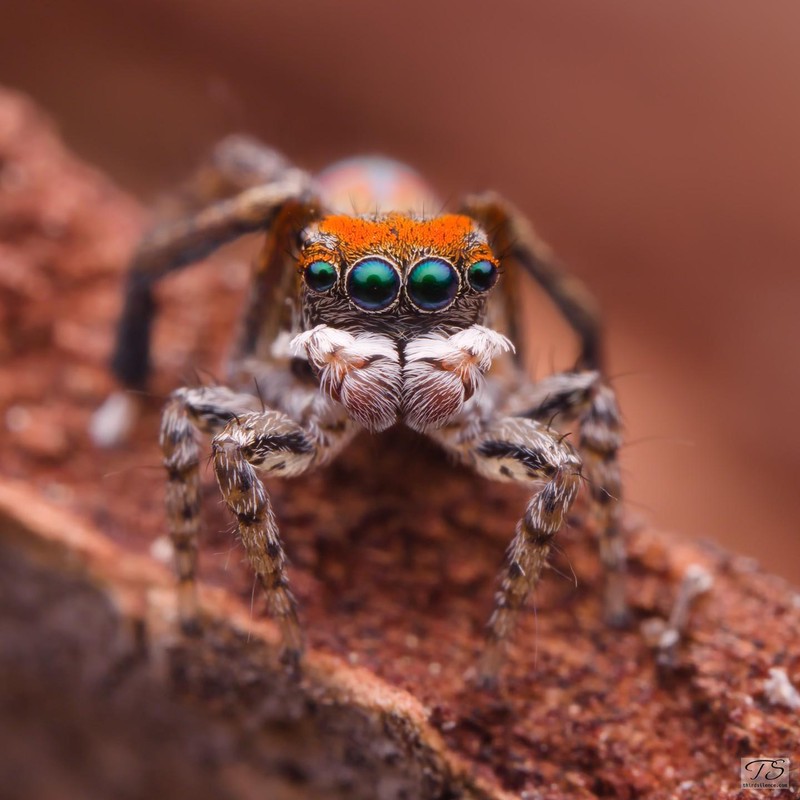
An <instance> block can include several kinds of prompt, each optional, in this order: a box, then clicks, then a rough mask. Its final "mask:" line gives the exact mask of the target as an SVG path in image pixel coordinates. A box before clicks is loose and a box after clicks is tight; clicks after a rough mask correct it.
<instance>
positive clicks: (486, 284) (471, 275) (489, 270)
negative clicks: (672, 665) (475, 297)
mask: <svg viewBox="0 0 800 800" xmlns="http://www.w3.org/2000/svg"><path fill="white" fill-rule="evenodd" d="M467 278H468V279H469V285H470V286H471V287H472V288H473V289H474V290H475V291H476V292H486V291H488V290H489V289H491V288H492V286H494V285H495V284H496V283H497V267H496V266H495V265H494V264H492V262H491V261H476V262H475V263H474V264H473V265H472V266H471V267H470V268H469V269H468V270H467Z"/></svg>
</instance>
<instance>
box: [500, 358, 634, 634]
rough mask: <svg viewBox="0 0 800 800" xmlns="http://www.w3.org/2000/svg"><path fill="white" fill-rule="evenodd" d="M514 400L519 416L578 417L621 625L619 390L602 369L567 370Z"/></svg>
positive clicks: (613, 615)
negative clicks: (605, 379) (605, 378)
mask: <svg viewBox="0 0 800 800" xmlns="http://www.w3.org/2000/svg"><path fill="white" fill-rule="evenodd" d="M512 402H514V404H515V405H516V404H522V403H524V407H525V410H524V411H522V412H521V413H520V416H524V417H528V418H531V419H535V420H537V421H539V422H544V423H545V424H548V425H550V424H555V425H559V424H560V423H562V422H571V421H572V420H576V419H577V425H578V435H579V439H578V449H579V451H580V454H581V459H582V461H583V464H584V469H585V473H586V478H587V481H588V484H589V490H590V494H591V498H592V510H593V512H594V515H595V521H596V526H597V532H598V537H599V543H600V559H601V561H602V564H603V567H604V569H605V577H606V589H605V617H606V620H607V621H608V623H609V624H611V625H614V626H616V627H620V626H622V625H624V624H625V623H626V622H627V621H628V618H629V610H628V605H627V601H626V599H625V565H626V555H625V541H624V537H623V530H622V521H621V507H622V506H621V496H622V482H621V480H620V469H619V460H618V452H619V448H620V445H621V443H622V433H621V422H620V414H619V409H618V406H617V399H616V395H615V393H614V390H613V389H612V388H611V386H609V385H608V383H606V382H605V381H604V380H603V378H602V376H601V375H600V373H599V372H594V371H586V372H564V373H560V374H558V375H552V376H550V377H549V378H545V379H544V380H543V381H540V382H539V383H537V384H536V385H535V386H533V387H532V388H531V389H530V390H529V391H527V392H526V393H525V395H524V396H523V397H520V398H518V399H516V400H515V401H512Z"/></svg>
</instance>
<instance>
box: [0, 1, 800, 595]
mask: <svg viewBox="0 0 800 800" xmlns="http://www.w3.org/2000/svg"><path fill="white" fill-rule="evenodd" d="M0 81H2V82H3V83H5V84H7V85H9V86H12V87H17V88H20V89H22V90H25V91H27V92H29V93H30V94H31V95H32V96H33V97H34V98H35V99H36V100H38V101H39V102H40V103H41V104H42V105H43V106H44V107H45V108H46V109H48V110H49V112H50V113H51V114H52V115H53V117H54V119H55V120H56V121H57V124H58V125H59V127H60V129H61V131H62V133H63V135H64V137H65V138H66V140H67V141H68V143H69V144H70V145H71V146H72V147H73V148H74V149H75V150H76V151H77V152H78V153H80V154H81V155H82V156H84V157H85V158H87V159H88V160H90V161H92V162H94V163H96V164H98V165H100V166H101V167H102V168H104V169H106V170H107V171H108V172H109V173H110V174H111V175H112V176H113V177H114V178H115V179H116V180H117V181H118V182H119V183H120V184H121V185H122V186H124V187H126V188H128V189H130V190H131V191H132V192H134V193H135V194H137V195H138V196H139V197H141V198H142V199H143V200H145V201H147V200H149V199H152V198H153V197H155V195H156V194H158V193H159V192H160V191H163V190H164V189H166V188H168V187H169V186H170V185H172V184H173V183H174V182H175V181H177V180H179V179H180V178H181V177H182V176H184V175H185V174H186V172H187V171H188V170H189V169H190V168H191V167H192V165H193V164H195V163H196V161H197V160H198V159H199V158H201V157H202V155H203V154H204V153H205V152H206V151H207V150H208V148H209V147H210V146H211V145H212V144H213V142H214V141H215V140H217V139H218V138H219V137H221V136H222V135H224V134H226V133H229V132H232V131H247V132H250V133H253V134H256V135H258V136H259V137H261V138H262V139H263V140H265V141H266V142H269V143H271V144H272V145H274V146H275V147H277V148H278V149H280V150H282V151H284V152H285V153H286V154H287V155H289V156H290V157H291V158H292V159H293V160H295V161H296V162H298V163H299V164H301V165H303V166H306V167H309V168H312V169H316V168H319V167H322V166H324V165H326V164H327V163H328V162H330V161H332V160H335V159H337V158H340V157H343V156H347V155H351V154H353V153H358V152H380V153H385V154H388V155H392V156H395V157H397V158H400V159H403V160H406V161H408V162H409V163H411V164H412V165H413V166H415V167H417V168H418V169H419V170H420V171H421V172H422V173H423V174H425V175H427V176H429V178H430V179H431V181H432V182H433V184H434V185H435V186H436V187H437V189H438V190H439V191H440V192H441V194H442V195H443V196H444V197H446V198H456V197H457V196H458V195H459V194H460V193H462V192H465V191H469V190H474V189H483V188H494V189H497V190H499V191H501V192H503V193H504V194H506V195H507V196H508V197H509V198H511V199H512V200H513V201H514V202H515V203H517V204H518V205H519V206H520V207H522V208H523V209H524V210H525V211H526V212H527V213H528V214H529V215H530V217H531V218H532V219H533V220H534V221H535V223H536V226H537V228H538V230H539V231H540V233H541V234H542V235H543V236H544V238H545V239H547V240H548V241H549V242H550V243H551V244H552V245H553V247H554V248H555V250H556V251H557V252H558V254H559V255H560V256H561V258H562V259H563V260H564V261H566V262H567V263H569V264H570V265H571V267H572V268H573V269H574V271H575V272H576V273H577V274H579V275H580V276H582V277H583V278H584V279H585V280H586V282H587V283H588V284H589V285H590V286H591V287H592V289H593V290H594V292H595V293H596V294H597V296H598V297H599V300H600V302H601V305H602V307H603V308H604V310H605V315H606V318H607V320H608V327H609V337H610V338H609V348H608V349H609V356H610V364H611V371H612V373H613V374H615V375H617V376H619V377H618V379H617V386H618V389H619V392H620V395H621V401H622V405H623V410H624V413H625V417H626V425H627V430H628V437H629V440H630V445H629V446H628V447H627V448H626V450H625V452H624V466H625V472H626V477H627V487H628V489H627V491H628V497H629V500H630V505H631V511H632V512H633V513H634V514H636V515H639V516H641V517H642V518H644V519H647V520H650V521H652V522H653V523H654V524H655V525H656V526H657V527H659V528H662V529H666V530H669V531H673V530H674V531H675V532H676V533H680V534H687V535H691V536H700V537H707V538H711V539H715V540H717V541H720V542H722V543H724V544H726V545H728V546H730V547H731V548H734V549H736V550H738V551H740V552H742V553H745V554H748V555H751V556H753V557H755V558H757V559H758V560H759V561H761V562H762V563H763V564H764V565H766V566H767V567H769V568H770V569H772V570H774V571H777V572H779V573H782V574H784V575H787V576H789V577H790V578H792V579H793V580H794V581H795V582H798V581H800V530H798V528H799V527H800V526H798V517H799V515H798V512H799V511H800V500H798V494H799V493H800V491H799V490H798V485H797V484H798V476H799V475H800V469H799V468H800V457H799V456H798V453H800V415H799V414H798V410H797V403H798V389H800V358H799V357H798V354H797V342H798V339H799V338H800V314H799V313H798V307H799V306H800V271H798V264H800V226H799V225H798V220H797V217H798V212H800V4H798V3H796V2H794V0H792V1H791V2H782V1H781V0H772V2H770V3H759V4H756V3H750V2H742V1H741V0H726V2H725V3H720V2H719V0H692V2H685V1H683V2H682V1H678V0H673V1H672V2H670V3H640V2H612V1H611V0H606V2H603V3H598V2H596V1H595V0H575V1H574V2H563V0H548V1H547V2H542V0H536V2H528V3H522V2H510V0H501V1H500V2H494V3H491V4H489V3H486V2H481V1H480V0H460V2H458V3H455V2H430V0H427V1H426V0H406V2H403V3H394V2H387V3H375V2H367V1H366V0H348V2H346V3H331V2H327V3H326V2H321V0H303V1H302V2H295V3H287V2H277V0H262V1H261V2H258V0H225V1H224V2H223V1H222V0H137V2H135V3H123V2H108V0H105V1H104V2H101V0H69V2H66V0H52V1H51V2H48V3H42V2H30V0H28V1H27V2H23V0H5V2H4V3H3V5H2V25H0ZM531 317H532V321H533V322H534V324H535V329H536V331H537V332H538V336H539V338H538V343H539V344H538V354H539V355H538V361H537V369H539V370H540V371H541V370H543V369H545V368H547V367H549V366H550V365H551V364H555V365H559V364H561V365H564V364H566V363H567V362H568V360H569V356H568V352H569V351H568V349H565V347H564V343H563V337H562V335H561V334H562V331H561V330H560V329H559V327H558V325H557V324H556V322H555V321H554V319H553V316H552V314H551V313H550V312H549V310H548V309H547V308H546V307H544V306H542V305H541V304H538V303H532V305H531Z"/></svg>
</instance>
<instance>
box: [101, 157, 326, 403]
mask: <svg viewBox="0 0 800 800" xmlns="http://www.w3.org/2000/svg"><path fill="white" fill-rule="evenodd" d="M309 186H310V183H309V178H308V176H307V175H306V174H305V173H304V172H301V171H300V170H292V171H288V172H286V173H285V174H284V175H283V176H282V177H281V179H280V180H279V181H278V182H276V183H271V184H263V185H259V186H254V187H251V188H248V189H245V190H244V191H242V192H241V193H239V194H238V195H236V196H235V197H231V198H228V199H224V200H219V201H217V202H215V203H213V204H211V205H209V206H206V207H205V208H203V209H202V210H200V211H198V212H197V213H196V214H193V215H192V216H189V217H186V218H184V219H180V220H177V221H174V222H169V223H165V224H163V225H161V226H159V227H157V228H155V229H154V230H153V231H151V232H150V233H149V234H148V235H146V236H145V238H144V239H143V241H142V242H141V244H140V245H139V248H138V250H137V252H136V254H135V255H134V258H133V262H132V263H131V266H130V271H129V273H128V282H127V287H126V290H125V304H124V307H123V311H122V317H121V319H120V324H119V328H118V331H117V342H116V348H115V351H114V355H113V358H112V362H111V366H112V370H113V372H114V374H115V375H116V376H117V378H118V379H119V380H120V381H121V383H122V384H123V385H126V386H129V387H134V388H135V387H141V386H142V385H143V384H144V382H145V380H146V377H147V373H148V370H149V356H150V332H151V327H152V322H153V318H154V316H155V312H156V306H155V301H154V297H153V287H154V285H155V283H156V282H157V281H158V280H159V279H160V278H162V277H163V276H164V275H166V274H168V273H169V272H173V271H175V270H177V269H180V268H182V267H185V266H187V265H188V264H191V263H193V262H195V261H199V260H201V259H203V258H205V257H206V256H208V255H210V254H211V253H212V252H214V251H215V250H216V249H217V248H219V247H221V246H222V245H224V244H226V243H228V242H231V241H233V240H234V239H236V238H238V237H240V236H243V235H244V234H246V233H252V232H254V231H259V230H265V231H268V230H269V229H270V227H271V225H272V224H273V222H274V220H275V219H276V217H277V216H278V215H279V214H280V212H281V211H282V210H283V209H284V208H285V207H286V206H287V204H291V205H292V206H294V207H297V206H300V207H306V208H308V207H310V203H311V195H310V190H309Z"/></svg>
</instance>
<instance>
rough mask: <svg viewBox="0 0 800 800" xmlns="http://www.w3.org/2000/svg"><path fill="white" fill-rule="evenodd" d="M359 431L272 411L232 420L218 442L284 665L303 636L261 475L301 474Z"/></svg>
mask: <svg viewBox="0 0 800 800" xmlns="http://www.w3.org/2000/svg"><path fill="white" fill-rule="evenodd" d="M354 432H355V427H354V426H353V425H352V424H348V423H347V422H345V421H338V423H337V424H334V422H333V421H329V423H325V422H324V421H322V420H318V419H316V420H313V421H312V423H311V424H309V425H308V426H307V427H303V426H301V425H299V424H298V423H296V422H295V421H293V420H292V419H290V418H289V417H288V416H286V415H285V414H283V413H281V412H279V411H273V410H270V409H266V410H264V411H262V412H259V413H251V414H246V415H243V416H240V417H237V418H234V419H232V420H231V421H230V422H229V423H228V424H227V425H226V426H225V428H224V429H223V430H222V431H221V432H220V433H219V434H217V435H216V436H215V437H214V440H213V445H212V449H213V458H214V471H215V473H216V476H217V482H218V483H219V488H220V491H221V492H222V496H223V498H224V500H225V503H226V504H227V506H228V508H229V509H230V510H231V512H232V513H233V514H234V516H235V517H236V520H237V527H238V532H239V537H240V538H241V541H242V544H243V545H244V547H245V551H246V552H247V557H248V559H249V561H250V564H251V565H252V567H253V570H254V571H255V573H256V576H257V578H258V581H259V583H260V584H261V587H262V589H263V590H264V594H265V596H266V600H267V607H268V610H269V613H270V615H271V616H272V617H273V618H274V619H275V620H276V622H277V623H278V626H279V628H280V631H281V646H282V660H283V661H284V662H286V663H289V664H291V665H292V666H295V667H296V666H297V663H298V661H299V659H300V656H301V654H302V651H303V635H302V631H301V628H300V624H299V622H298V619H297V608H296V603H295V599H294V596H293V595H292V593H291V591H290V590H289V583H288V579H287V577H286V569H285V567H286V555H285V553H284V551H283V545H282V543H281V538H280V535H279V533H278V526H277V524H276V522H275V515H274V513H273V511H272V504H271V502H270V499H269V494H268V493H267V490H266V488H265V487H264V484H263V482H262V481H261V479H260V478H259V476H258V474H257V472H262V473H268V474H270V475H278V476H285V477H294V476H297V475H301V474H303V473H305V472H307V471H309V470H310V469H312V468H314V467H316V466H319V465H320V464H322V463H325V462H326V461H328V460H330V459H331V458H333V456H334V455H336V454H337V453H338V451H339V450H340V449H341V448H342V447H343V446H344V444H346V442H347V441H349V439H350V438H351V437H352V435H353V433H354Z"/></svg>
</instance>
